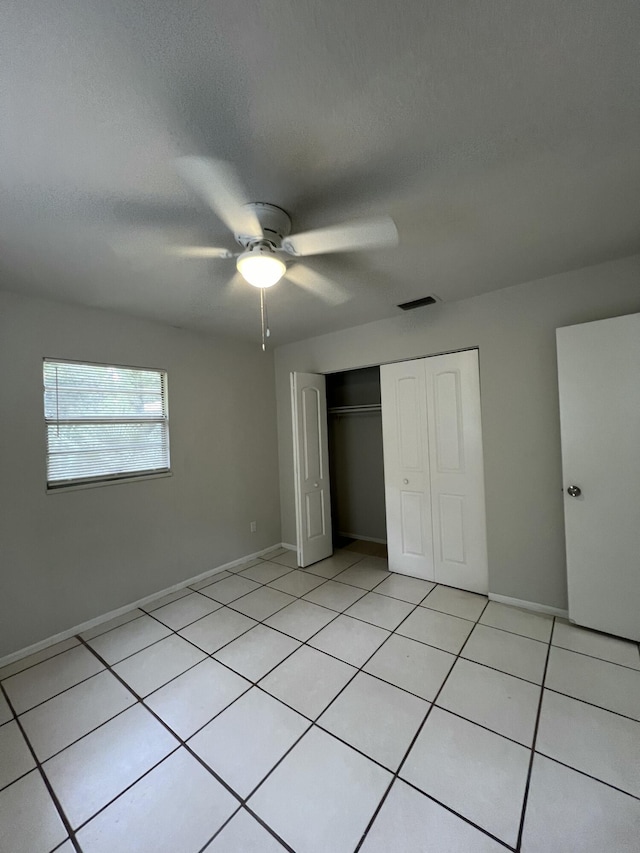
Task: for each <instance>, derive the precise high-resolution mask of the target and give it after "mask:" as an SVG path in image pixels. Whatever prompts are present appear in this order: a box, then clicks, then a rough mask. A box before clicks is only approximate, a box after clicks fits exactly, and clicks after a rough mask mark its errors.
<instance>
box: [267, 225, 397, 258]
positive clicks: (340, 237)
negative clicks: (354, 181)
mask: <svg viewBox="0 0 640 853" xmlns="http://www.w3.org/2000/svg"><path fill="white" fill-rule="evenodd" d="M397 245H398V229H397V228H396V224H395V222H394V221H393V219H391V217H390V216H381V217H378V218H377V219H365V220H362V221H360V222H347V223H345V224H344V225H333V226H331V227H329V228H317V229H316V230H314V231H304V232H303V233H302V234H293V235H292V236H291V237H286V238H285V239H284V240H283V241H282V248H283V249H284V250H285V251H286V252H289V253H290V254H292V255H298V256H304V255H323V254H325V253H328V252H353V251H360V250H361V249H379V248H382V247H383V246H397Z"/></svg>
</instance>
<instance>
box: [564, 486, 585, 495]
mask: <svg viewBox="0 0 640 853" xmlns="http://www.w3.org/2000/svg"><path fill="white" fill-rule="evenodd" d="M567 494H568V495H571V497H572V498H579V497H580V495H581V494H582V489H581V488H580V486H569V488H568V489H567Z"/></svg>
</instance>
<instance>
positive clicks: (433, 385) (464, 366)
mask: <svg viewBox="0 0 640 853" xmlns="http://www.w3.org/2000/svg"><path fill="white" fill-rule="evenodd" d="M422 363H423V365H424V370H425V372H426V388H427V412H428V422H429V457H430V469H431V502H432V514H433V541H434V563H435V580H436V581H438V583H443V584H447V585H449V586H456V587H460V588H461V589H468V590H472V591H474V592H481V593H486V592H487V591H488V568H487V542H486V521H485V504H484V469H483V460H482V425H481V419H480V376H479V369H478V352H477V350H469V351H467V352H456V353H450V354H449V355H440V356H434V357H433V358H425V359H424V360H423V362H422Z"/></svg>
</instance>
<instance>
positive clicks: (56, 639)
mask: <svg viewBox="0 0 640 853" xmlns="http://www.w3.org/2000/svg"><path fill="white" fill-rule="evenodd" d="M291 547H292V546H291V545H285V544H284V543H283V542H277V543H276V544H275V545H269V547H268V548H263V549H262V550H261V551H255V552H254V553H253V554H246V555H245V556H244V557H239V558H238V559H237V560H231V562H230V563H225V564H224V565H222V566H216V567H215V569H209V570H208V571H206V572H202V573H201V574H199V575H196V576H195V577H193V578H189V579H188V580H184V581H180V583H176V584H174V585H173V586H168V587H167V588H166V589H161V590H160V591H159V592H154V593H153V594H152V595H147V596H145V597H144V598H139V599H138V601H134V602H133V603H132V604H125V605H124V606H123V607H118V608H117V609H116V610H110V611H109V613H105V614H103V615H102V616H96V617H95V619H89V621H88V622H83V623H82V624H81V625H76V626H75V627H74V628H69V629H68V630H66V631H61V632H60V633H59V634H54V636H53V637H47V639H46V640H40V641H39V642H37V643H34V644H33V645H31V646H27V648H26V649H20V650H19V651H17V652H12V653H11V654H9V655H6V657H3V658H0V667H3V666H6V665H7V664H10V663H14V662H15V661H17V660H20V659H21V658H24V657H27V655H33V654H35V653H36V652H40V651H42V649H46V648H48V647H49V646H54V645H55V644H56V643H61V642H62V641H63V640H68V639H69V637H75V635H76V634H82V632H83V631H89V630H90V629H91V628H95V627H96V626H98V625H101V624H102V623H103V622H108V621H109V620H110V619H115V618H116V616H122V615H123V613H128V612H129V611H130V610H135V609H136V608H137V607H142V606H143V605H145V604H150V603H151V602H152V601H155V600H156V599H158V598H162V597H163V596H164V595H168V594H169V593H170V592H177V590H179V589H183V588H184V587H185V586H189V584H192V583H198V581H203V580H205V578H208V577H211V576H212V575H217V574H219V573H220V572H224V571H225V569H233V568H234V567H235V566H239V565H241V564H242V563H247V562H248V561H249V560H254V559H256V557H261V556H262V555H263V554H268V553H269V551H273V550H274V548H291Z"/></svg>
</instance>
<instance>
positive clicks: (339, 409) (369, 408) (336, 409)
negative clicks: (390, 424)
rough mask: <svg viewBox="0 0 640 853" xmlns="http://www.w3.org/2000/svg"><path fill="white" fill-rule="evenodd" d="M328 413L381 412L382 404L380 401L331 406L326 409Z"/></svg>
mask: <svg viewBox="0 0 640 853" xmlns="http://www.w3.org/2000/svg"><path fill="white" fill-rule="evenodd" d="M327 411H328V412H329V414H330V415H350V414H356V413H357V412H381V411H382V404H381V403H371V404H370V405H366V406H332V407H331V408H330V409H327Z"/></svg>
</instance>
